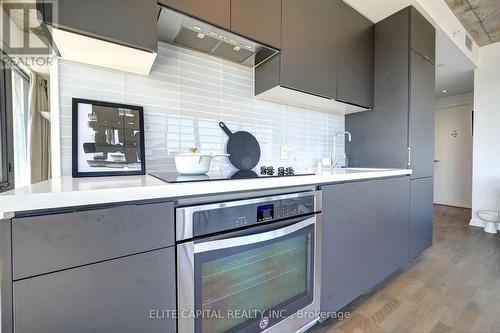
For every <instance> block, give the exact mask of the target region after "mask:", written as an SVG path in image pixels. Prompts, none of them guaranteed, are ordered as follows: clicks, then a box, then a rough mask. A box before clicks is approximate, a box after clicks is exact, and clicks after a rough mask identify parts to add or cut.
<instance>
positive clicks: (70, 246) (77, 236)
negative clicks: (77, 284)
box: [12, 202, 174, 280]
mask: <svg viewBox="0 0 500 333" xmlns="http://www.w3.org/2000/svg"><path fill="white" fill-rule="evenodd" d="M172 245H174V205H173V203H172V202H161V203H152V204H143V205H124V206H116V207H108V208H102V209H94V210H79V211H74V212H70V213H59V214H48V215H42V216H31V217H20V218H14V219H12V252H13V257H12V262H13V265H14V279H16V280H17V279H21V278H27V277H30V276H34V275H40V274H44V273H49V272H54V271H57V270H63V269H67V268H71V267H76V266H81V265H86V264H90V263H94V262H98V261H104V260H108V259H113V258H118V257H122V256H126V255H131V254H135V253H140V252H145V251H151V250H156V249H159V248H162V247H168V246H172Z"/></svg>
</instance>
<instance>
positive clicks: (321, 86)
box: [281, 0, 339, 98]
mask: <svg viewBox="0 0 500 333" xmlns="http://www.w3.org/2000/svg"><path fill="white" fill-rule="evenodd" d="M282 10H283V13H282V50H281V85H283V86H285V87H288V88H291V89H296V90H299V91H302V92H306V93H310V94H314V95H319V96H322V97H327V98H336V97H337V79H336V78H337V67H336V59H337V38H338V37H337V36H338V35H337V34H338V31H337V29H336V18H337V17H338V11H339V2H338V1H336V0H335V1H332V0H308V1H303V0H286V1H283V6H282Z"/></svg>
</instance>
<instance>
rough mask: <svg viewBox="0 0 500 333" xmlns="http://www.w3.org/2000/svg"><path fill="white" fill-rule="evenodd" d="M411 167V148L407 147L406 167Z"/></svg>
mask: <svg viewBox="0 0 500 333" xmlns="http://www.w3.org/2000/svg"><path fill="white" fill-rule="evenodd" d="M410 165H411V148H410V147H408V166H410Z"/></svg>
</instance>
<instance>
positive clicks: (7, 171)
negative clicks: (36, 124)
mask: <svg viewBox="0 0 500 333" xmlns="http://www.w3.org/2000/svg"><path fill="white" fill-rule="evenodd" d="M10 78H11V76H10V70H8V69H6V68H5V65H4V64H3V63H1V62H0V192H4V191H7V190H10V189H12V188H14V174H13V173H14V160H13V159H14V145H13V138H12V108H10V107H9V105H10V100H11V95H10V89H9V87H10V84H8V82H10Z"/></svg>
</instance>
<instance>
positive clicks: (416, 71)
mask: <svg viewBox="0 0 500 333" xmlns="http://www.w3.org/2000/svg"><path fill="white" fill-rule="evenodd" d="M410 71H411V72H410V108H409V119H410V120H409V131H408V144H409V147H410V149H411V151H410V161H409V164H410V167H411V169H412V170H413V173H412V175H411V177H412V179H416V178H423V177H432V176H433V175H434V135H435V134H434V118H435V68H434V65H433V64H431V63H430V62H428V61H427V60H425V59H424V58H423V57H421V56H420V55H419V54H417V53H416V52H414V51H413V50H412V51H410Z"/></svg>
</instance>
